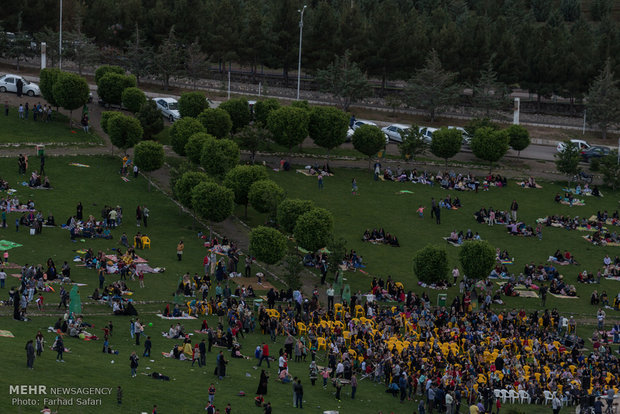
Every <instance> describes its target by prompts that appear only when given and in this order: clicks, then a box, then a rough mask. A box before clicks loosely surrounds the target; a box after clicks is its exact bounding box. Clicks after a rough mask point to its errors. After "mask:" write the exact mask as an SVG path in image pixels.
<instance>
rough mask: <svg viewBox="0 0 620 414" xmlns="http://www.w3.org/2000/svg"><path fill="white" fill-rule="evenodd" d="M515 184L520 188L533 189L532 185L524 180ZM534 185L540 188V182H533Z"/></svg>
mask: <svg viewBox="0 0 620 414" xmlns="http://www.w3.org/2000/svg"><path fill="white" fill-rule="evenodd" d="M517 185H519V186H521V188H531V189H534V187H530V186H529V185H528V183H527V182H525V181H517ZM535 185H536V188H542V185H540V184H535Z"/></svg>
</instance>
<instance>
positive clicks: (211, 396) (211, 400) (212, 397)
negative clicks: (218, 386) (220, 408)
mask: <svg viewBox="0 0 620 414" xmlns="http://www.w3.org/2000/svg"><path fill="white" fill-rule="evenodd" d="M213 403H215V385H213V383H211V385H210V386H209V404H213Z"/></svg>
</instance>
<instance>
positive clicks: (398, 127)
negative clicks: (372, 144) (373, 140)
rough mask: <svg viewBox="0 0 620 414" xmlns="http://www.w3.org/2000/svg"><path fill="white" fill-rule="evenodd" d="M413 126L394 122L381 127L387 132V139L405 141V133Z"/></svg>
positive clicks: (387, 140)
mask: <svg viewBox="0 0 620 414" xmlns="http://www.w3.org/2000/svg"><path fill="white" fill-rule="evenodd" d="M409 128H411V127H410V126H409V125H403V124H392V125H388V126H386V127H383V128H381V131H383V133H384V134H385V141H386V142H389V141H396V142H403V135H404V134H405V133H406V132H407V130H408V129H409Z"/></svg>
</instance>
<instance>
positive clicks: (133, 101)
mask: <svg viewBox="0 0 620 414" xmlns="http://www.w3.org/2000/svg"><path fill="white" fill-rule="evenodd" d="M121 101H122V103H123V106H124V107H125V108H127V110H128V111H129V112H132V113H134V114H135V113H136V112H138V111H140V108H142V105H144V104H145V103H146V95H145V94H144V92H142V91H141V90H140V89H138V88H136V87H130V88H126V89H125V90H124V91H123V94H122V95H121ZM160 118H161V117H160Z"/></svg>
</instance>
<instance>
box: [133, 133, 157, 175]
mask: <svg viewBox="0 0 620 414" xmlns="http://www.w3.org/2000/svg"><path fill="white" fill-rule="evenodd" d="M133 158H134V162H135V164H136V165H137V166H138V168H140V170H141V171H146V172H150V171H155V170H158V169H160V168H161V167H162V166H163V165H164V146H163V145H161V144H160V143H159V142H155V141H142V142H139V143H138V144H137V145H136V146H135V148H134V149H133Z"/></svg>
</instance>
